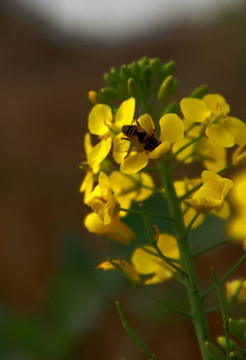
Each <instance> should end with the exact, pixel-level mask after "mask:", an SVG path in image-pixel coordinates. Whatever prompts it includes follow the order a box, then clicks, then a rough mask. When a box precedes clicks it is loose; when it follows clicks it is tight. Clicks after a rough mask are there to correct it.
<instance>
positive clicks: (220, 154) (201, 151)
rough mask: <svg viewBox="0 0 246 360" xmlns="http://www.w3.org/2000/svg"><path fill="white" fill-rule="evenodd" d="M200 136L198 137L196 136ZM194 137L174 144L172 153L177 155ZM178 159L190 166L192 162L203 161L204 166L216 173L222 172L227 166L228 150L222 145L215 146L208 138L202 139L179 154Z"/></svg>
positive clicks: (185, 138) (188, 137)
mask: <svg viewBox="0 0 246 360" xmlns="http://www.w3.org/2000/svg"><path fill="white" fill-rule="evenodd" d="M196 136H198V135H196ZM192 139H193V137H191V136H190V132H189V136H185V137H184V138H183V139H181V140H179V141H178V142H176V143H175V144H173V147H172V151H173V153H175V152H176V151H178V150H179V149H180V148H181V147H182V146H184V145H186V144H188V143H189V142H190V141H191V140H192ZM176 157H177V159H178V160H180V161H184V163H186V164H188V163H191V162H192V161H196V160H197V161H202V162H203V164H204V166H205V167H206V168H207V169H209V170H212V171H214V172H217V171H220V170H221V169H223V168H224V167H225V166H226V150H225V148H223V147H222V146H220V145H217V144H215V143H214V142H213V141H211V140H210V139H209V138H207V137H202V138H201V139H200V140H198V141H197V142H195V143H193V144H192V145H190V146H187V147H186V148H185V149H184V150H182V151H181V152H180V153H178V154H177V156H176Z"/></svg>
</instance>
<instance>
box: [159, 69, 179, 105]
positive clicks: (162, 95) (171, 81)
mask: <svg viewBox="0 0 246 360" xmlns="http://www.w3.org/2000/svg"><path fill="white" fill-rule="evenodd" d="M176 87H177V81H176V79H175V78H174V77H173V76H172V75H169V76H168V77H166V79H165V80H164V81H163V82H162V84H161V86H160V89H159V92H158V99H159V100H160V101H167V100H168V99H169V98H170V97H171V96H172V95H173V94H174V93H175V90H176Z"/></svg>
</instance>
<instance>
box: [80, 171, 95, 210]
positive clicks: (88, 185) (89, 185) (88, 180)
mask: <svg viewBox="0 0 246 360" xmlns="http://www.w3.org/2000/svg"><path fill="white" fill-rule="evenodd" d="M93 184H94V176H93V172H92V171H88V172H87V173H86V176H85V178H84V180H83V182H82V184H81V187H80V192H84V193H85V195H84V203H85V204H87V203H88V197H89V195H90V194H91V192H92V190H93Z"/></svg>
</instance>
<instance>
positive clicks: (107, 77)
mask: <svg viewBox="0 0 246 360" xmlns="http://www.w3.org/2000/svg"><path fill="white" fill-rule="evenodd" d="M103 80H104V82H105V84H106V85H108V86H114V84H115V80H114V77H113V76H112V75H111V74H109V73H105V74H103Z"/></svg>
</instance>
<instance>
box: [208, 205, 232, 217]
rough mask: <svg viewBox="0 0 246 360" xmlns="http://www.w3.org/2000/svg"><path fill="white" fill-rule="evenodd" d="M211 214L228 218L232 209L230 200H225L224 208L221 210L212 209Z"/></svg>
mask: <svg viewBox="0 0 246 360" xmlns="http://www.w3.org/2000/svg"><path fill="white" fill-rule="evenodd" d="M211 214H213V215H215V216H216V217H218V218H220V219H222V220H226V219H228V218H229V216H230V215H231V209H230V205H229V203H228V201H224V205H223V208H222V209H221V210H220V211H216V210H212V211H211Z"/></svg>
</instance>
